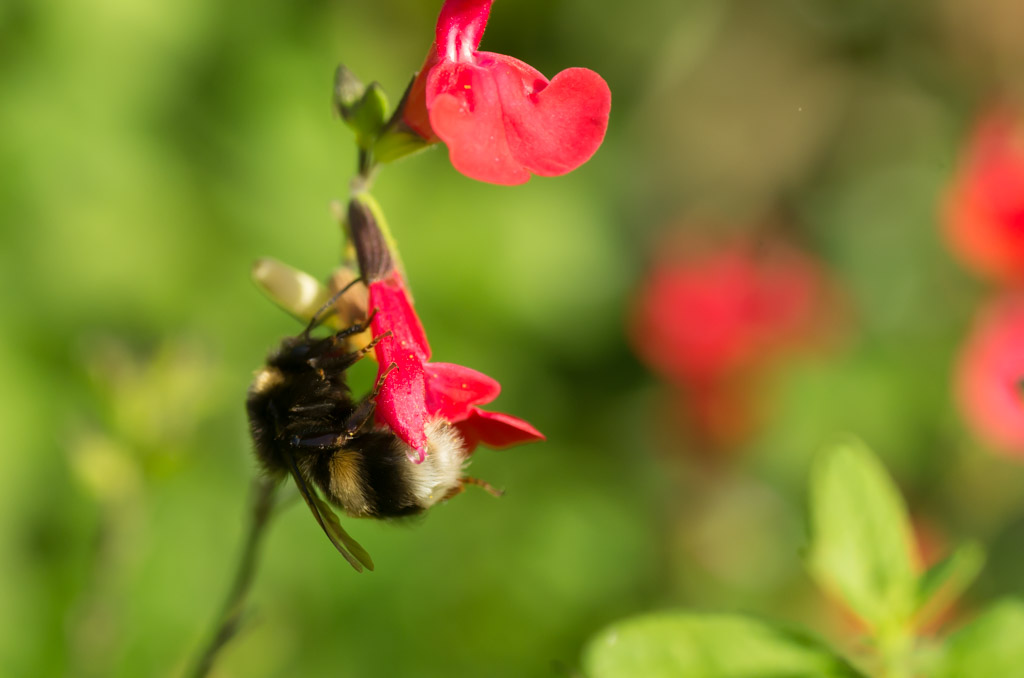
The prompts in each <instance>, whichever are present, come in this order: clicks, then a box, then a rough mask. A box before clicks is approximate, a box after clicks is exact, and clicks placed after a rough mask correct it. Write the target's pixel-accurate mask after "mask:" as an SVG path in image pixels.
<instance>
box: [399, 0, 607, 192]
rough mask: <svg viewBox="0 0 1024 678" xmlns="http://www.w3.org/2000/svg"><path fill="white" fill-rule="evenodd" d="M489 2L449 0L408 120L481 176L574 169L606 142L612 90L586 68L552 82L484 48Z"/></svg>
mask: <svg viewBox="0 0 1024 678" xmlns="http://www.w3.org/2000/svg"><path fill="white" fill-rule="evenodd" d="M491 3H492V0H446V2H445V3H444V6H443V7H442V9H441V15H440V16H439V17H438V20H437V30H436V38H435V42H434V45H433V46H432V47H431V49H430V51H429V52H428V54H427V58H426V61H425V62H424V64H423V68H421V69H420V72H419V74H418V75H417V77H416V79H415V81H414V82H413V84H412V87H411V89H410V91H409V96H408V99H407V100H406V105H405V110H404V112H403V120H404V122H405V123H406V124H407V125H408V126H409V127H411V128H412V129H413V130H414V131H415V132H416V133H417V134H419V135H420V136H422V137H423V138H424V139H427V140H428V141H435V140H437V139H440V140H441V141H444V143H445V144H447V146H448V153H449V157H450V158H451V162H452V165H453V166H454V167H455V169H457V170H458V171H459V172H462V173H463V174H465V175H466V176H468V177H471V178H473V179H478V180H480V181H487V182H490V183H495V184H505V185H514V184H521V183H524V182H525V181H527V180H528V179H529V178H530V173H531V172H532V173H533V174H537V175H540V176H557V175H560V174H565V173H566V172H570V171H572V170H574V169H576V168H577V167H579V166H580V165H582V164H583V163H584V162H586V161H587V160H588V159H590V157H591V156H592V155H593V154H594V152H595V151H597V148H598V146H600V145H601V141H602V140H603V139H604V134H605V130H606V129H607V127H608V113H609V111H610V109H611V92H610V91H609V89H608V85H607V83H605V81H604V79H602V78H601V76H599V75H598V74H597V73H595V72H593V71H591V70H588V69H586V68H569V69H566V70H564V71H562V72H561V73H559V74H557V75H556V76H555V77H554V78H552V79H551V80H550V81H549V80H548V79H547V78H545V77H544V76H543V75H542V74H541V73H540V72H539V71H537V70H536V69H534V68H533V67H532V66H530V65H528V64H526V63H524V62H522V61H519V60H518V59H514V58H512V57H509V56H505V55H503V54H494V53H492V52H479V51H477V46H479V44H480V39H481V38H482V37H483V33H484V28H485V27H486V25H487V19H488V16H489V15H490V12H491Z"/></svg>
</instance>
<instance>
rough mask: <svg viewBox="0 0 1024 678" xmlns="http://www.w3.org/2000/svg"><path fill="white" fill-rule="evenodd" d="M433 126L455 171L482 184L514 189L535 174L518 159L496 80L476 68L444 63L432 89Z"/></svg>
mask: <svg viewBox="0 0 1024 678" xmlns="http://www.w3.org/2000/svg"><path fill="white" fill-rule="evenodd" d="M426 106H427V110H428V111H429V114H430V126H431V127H432V128H433V130H434V133H435V134H437V136H438V137H439V138H440V139H441V140H442V141H443V142H444V143H445V144H446V145H447V146H448V157H449V159H450V160H451V163H452V166H453V167H454V168H455V169H457V170H458V171H459V172H461V173H462V174H465V175H466V176H468V177H471V178H473V179H477V180H479V181H487V182H490V183H494V184H502V185H505V186H514V185H516V184H522V183H525V182H526V181H527V180H529V178H530V172H529V171H528V170H527V169H526V168H524V167H523V166H522V164H521V163H519V162H518V161H516V159H515V158H513V157H512V152H511V150H510V149H509V146H508V141H507V140H506V137H505V122H504V119H503V116H502V109H501V99H500V98H499V95H498V88H497V86H496V85H495V84H494V78H493V77H492V76H491V74H490V73H489V72H488V71H487V70H486V69H484V68H481V67H479V66H475V65H473V64H466V63H455V62H451V61H442V62H441V63H439V64H437V65H436V66H435V67H434V68H433V69H431V71H430V75H429V76H428V78H427V85H426Z"/></svg>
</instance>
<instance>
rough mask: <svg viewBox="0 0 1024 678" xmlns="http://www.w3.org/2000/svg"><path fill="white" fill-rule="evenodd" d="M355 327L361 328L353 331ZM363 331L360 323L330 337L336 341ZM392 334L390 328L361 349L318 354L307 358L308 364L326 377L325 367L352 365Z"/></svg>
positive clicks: (321, 376) (346, 366)
mask: <svg viewBox="0 0 1024 678" xmlns="http://www.w3.org/2000/svg"><path fill="white" fill-rule="evenodd" d="M372 317H373V316H372V314H371V318H372ZM366 322H367V323H369V322H370V321H369V320H366ZM353 328H359V329H358V330H357V331H355V332H351V331H350V330H353ZM362 331H364V328H362V327H361V326H359V325H353V326H352V327H350V328H348V329H346V330H341V331H340V332H338V333H337V334H334V335H332V336H331V337H330V338H331V340H332V341H334V342H336V341H337V340H339V339H344V338H345V337H347V336H348V335H349V334H358V332H362ZM390 336H391V330H388V331H387V332H384V333H383V334H379V335H377V336H376V337H374V338H373V339H371V340H370V342H369V343H368V344H367V345H366V346H363V347H362V348H361V349H359V350H357V351H353V352H351V353H343V354H341V355H330V354H327V355H321V356H317V357H315V358H310V359H309V360H307V361H306V364H307V365H309V366H310V367H311V368H313V369H314V370H316V371H317V374H319V375H320V378H321V379H324V378H325V377H324V370H325V369H329V368H331V367H332V366H338V365H340V366H341V368H342V369H347V368H348V367H349V366H350V365H353V364H354V363H356V362H358V361H359V360H361V359H362V357H363V356H365V355H366V354H367V353H369V352H370V351H372V350H373V347H374V346H376V345H377V344H379V343H380V342H381V340H382V339H385V338H387V337H390Z"/></svg>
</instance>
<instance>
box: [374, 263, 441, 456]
mask: <svg viewBox="0 0 1024 678" xmlns="http://www.w3.org/2000/svg"><path fill="white" fill-rule="evenodd" d="M369 307H370V308H371V309H375V310H376V313H375V315H374V317H373V321H372V322H371V324H370V327H371V329H372V330H373V335H374V337H379V336H382V335H383V334H385V333H386V332H388V331H390V332H391V336H387V337H384V338H383V339H381V340H380V341H379V342H378V343H377V346H376V348H375V352H376V355H377V363H378V365H379V368H378V372H377V377H378V379H379V378H381V377H382V376H383V375H384V373H385V372H386V371H387V370H388V369H391V365H392V364H394V365H395V368H394V369H393V370H392V371H391V373H390V374H388V375H387V377H386V379H385V381H384V384H383V386H382V388H381V391H380V393H379V394H378V395H377V409H376V417H377V420H378V421H381V422H383V423H385V424H387V425H388V426H389V427H390V428H391V430H393V431H394V432H395V434H396V435H398V437H399V438H401V439H402V440H404V441H405V442H407V443H408V444H409V445H410V446H411V447H412V448H413V449H414V450H417V451H419V452H420V454H421V455H422V454H423V453H424V451H425V450H426V446H427V438H426V434H425V433H424V429H425V428H426V424H427V422H426V412H427V408H426V377H425V374H424V370H423V363H424V362H425V361H426V360H427V359H428V358H429V357H430V346H429V345H428V344H427V337H426V334H424V332H423V326H422V325H421V324H420V321H419V318H417V317H416V312H415V311H413V309H412V304H411V303H410V302H409V296H408V293H407V292H406V290H405V286H404V284H403V283H402V279H401V277H399V275H398V273H394V274H393V276H392V277H391V278H388V279H385V280H379V281H377V282H374V283H371V284H370V298H369Z"/></svg>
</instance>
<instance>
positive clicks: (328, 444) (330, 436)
mask: <svg viewBox="0 0 1024 678" xmlns="http://www.w3.org/2000/svg"><path fill="white" fill-rule="evenodd" d="M349 437H351V436H349ZM347 440H348V438H345V437H344V436H343V435H342V436H339V435H338V434H337V433H325V434H324V435H321V436H312V437H310V438H300V437H299V436H292V438H291V440H290V441H289V442H290V443H291V445H292V447H312V448H315V449H318V450H336V449H338V448H339V447H340V446H341V445H342V444H343V443H345V442H347Z"/></svg>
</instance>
